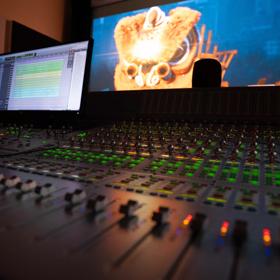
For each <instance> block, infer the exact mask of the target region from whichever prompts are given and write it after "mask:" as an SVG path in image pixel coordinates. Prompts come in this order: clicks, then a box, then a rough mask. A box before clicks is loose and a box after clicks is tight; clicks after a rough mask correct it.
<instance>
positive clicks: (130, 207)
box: [119, 200, 139, 217]
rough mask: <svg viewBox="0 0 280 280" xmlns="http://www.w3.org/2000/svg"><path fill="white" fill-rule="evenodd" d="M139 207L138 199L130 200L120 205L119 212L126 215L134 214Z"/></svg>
mask: <svg viewBox="0 0 280 280" xmlns="http://www.w3.org/2000/svg"><path fill="white" fill-rule="evenodd" d="M138 208H139V203H138V201H136V200H129V201H128V202H127V204H122V205H121V206H120V209H119V212H120V213H121V214H124V215H125V216H126V217H129V216H132V215H133V214H134V212H135V211H136V210H137V209H138Z"/></svg>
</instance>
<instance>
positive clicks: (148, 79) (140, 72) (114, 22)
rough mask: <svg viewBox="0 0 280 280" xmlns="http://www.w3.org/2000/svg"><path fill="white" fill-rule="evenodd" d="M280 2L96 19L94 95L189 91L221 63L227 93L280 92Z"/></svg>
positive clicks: (208, 4) (192, 3) (192, 5)
mask: <svg viewBox="0 0 280 280" xmlns="http://www.w3.org/2000/svg"><path fill="white" fill-rule="evenodd" d="M279 12H280V1H279V0H267V1H263V0H246V1H244V0H215V1H212V0H188V1H180V2H176V3H171V4H166V5H159V6H154V7H150V8H145V9H141V10H135V11H130V12H125V13H120V14H114V15H111V16H105V17H102V18H95V19H93V25H92V26H93V31H92V36H93V38H94V39H95V45H94V51H93V57H92V64H91V77H90V91H93V92H94V91H96V92H100V91H101V92H103V91H119V90H120V91H122V90H150V89H173V88H188V87H191V85H192V82H191V81H192V71H193V65H194V62H195V61H197V60H199V59H202V58H214V59H217V60H218V61H219V62H220V63H221V65H222V85H223V86H252V85H262V86H263V85H279V84H280V82H279V81H280V74H279V73H280V63H279V61H280V36H279V28H280V17H279Z"/></svg>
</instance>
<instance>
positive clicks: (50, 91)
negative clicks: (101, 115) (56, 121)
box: [0, 41, 88, 111]
mask: <svg viewBox="0 0 280 280" xmlns="http://www.w3.org/2000/svg"><path fill="white" fill-rule="evenodd" d="M87 51H88V41H85V42H79V43H72V44H67V45H61V46H56V47H50V48H44V49H37V50H32V51H26V52H20V53H13V54H8V55H0V110H54V111H78V110H79V109H80V105H81V98H82V91H83V82H84V74H85V66H86V58H87Z"/></svg>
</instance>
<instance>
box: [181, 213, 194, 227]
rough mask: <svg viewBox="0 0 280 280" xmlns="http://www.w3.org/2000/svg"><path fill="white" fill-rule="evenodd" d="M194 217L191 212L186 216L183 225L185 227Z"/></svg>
mask: <svg viewBox="0 0 280 280" xmlns="http://www.w3.org/2000/svg"><path fill="white" fill-rule="evenodd" d="M192 218H193V216H192V215H190V214H189V215H188V216H186V218H185V219H184V220H183V226H184V227H186V226H188V225H189V223H190V222H191V220H192Z"/></svg>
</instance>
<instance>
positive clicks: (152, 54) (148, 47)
mask: <svg viewBox="0 0 280 280" xmlns="http://www.w3.org/2000/svg"><path fill="white" fill-rule="evenodd" d="M161 50H162V47H161V44H160V42H159V41H158V40H148V39H147V40H140V41H138V42H137V43H136V45H135V47H134V48H133V52H132V53H133V56H134V57H137V58H138V59H141V60H151V59H154V58H156V57H157V56H159V54H160V52H161Z"/></svg>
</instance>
